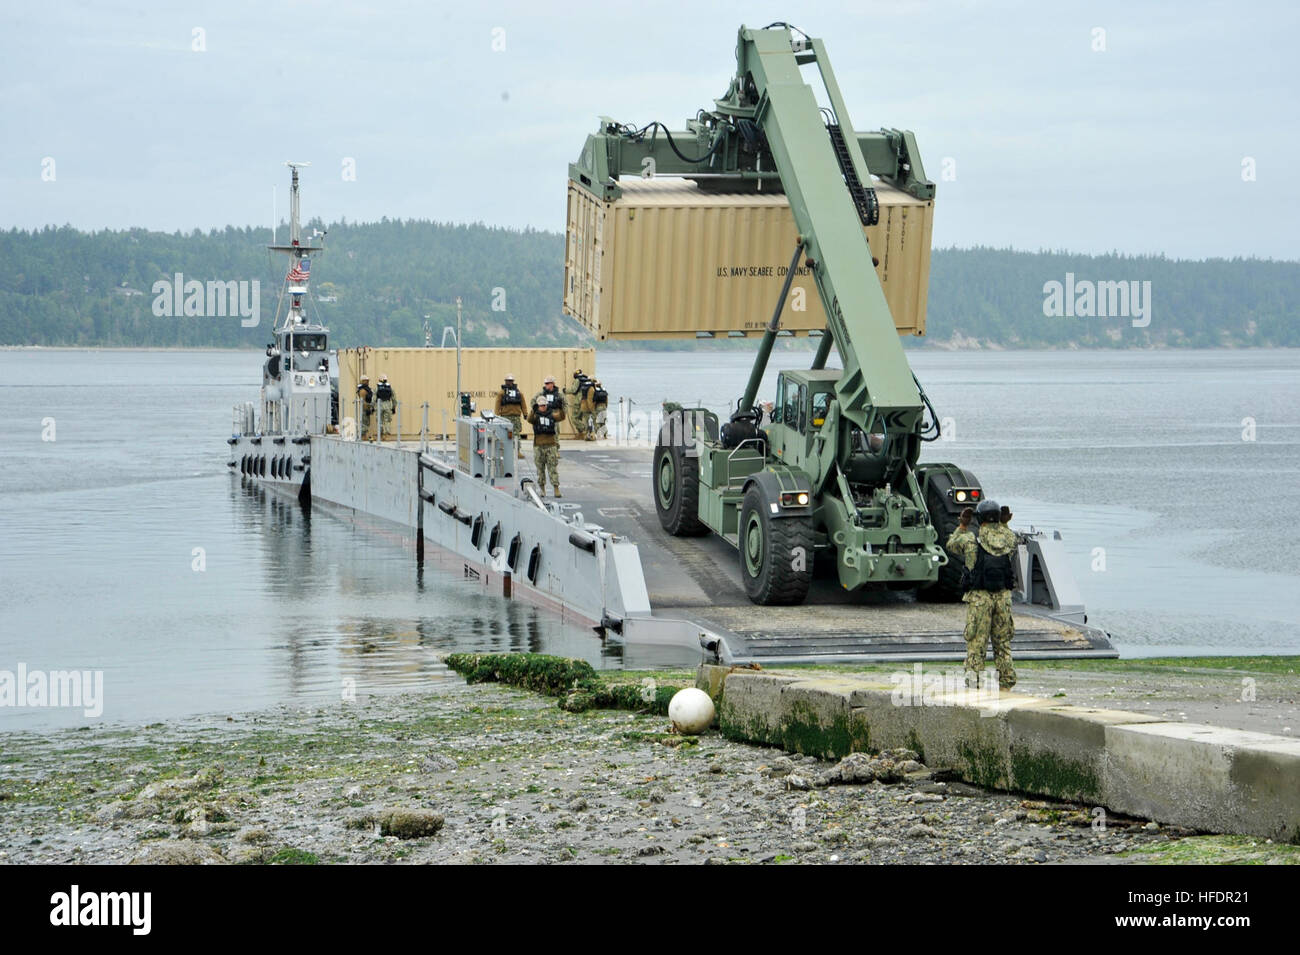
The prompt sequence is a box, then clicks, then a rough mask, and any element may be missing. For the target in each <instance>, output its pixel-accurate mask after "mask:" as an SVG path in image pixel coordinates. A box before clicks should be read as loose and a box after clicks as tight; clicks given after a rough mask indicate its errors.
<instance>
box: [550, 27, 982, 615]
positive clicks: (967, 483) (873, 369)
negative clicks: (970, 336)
mask: <svg viewBox="0 0 1300 955" xmlns="http://www.w3.org/2000/svg"><path fill="white" fill-rule="evenodd" d="M736 54H737V70H736V75H735V77H734V78H733V79H732V81H731V85H730V88H729V89H728V91H727V93H726V95H725V96H723V97H722V98H720V99H718V100H716V101H715V108H714V109H713V110H708V111H704V110H702V111H700V113H699V114H698V115H697V117H696V118H695V119H694V120H693V121H691V122H690V123H689V124H688V129H687V131H686V132H684V133H677V134H676V138H675V137H674V134H672V133H668V132H666V131H665V133H664V135H663V136H662V137H660V136H658V135H653V136H651V135H647V130H648V129H649V127H647V128H646V129H642V130H633V129H630V128H629V127H624V126H618V125H615V124H609V125H608V126H607V127H605V128H604V129H603V130H602V131H601V132H600V133H597V134H596V135H594V136H591V137H589V138H588V141H587V144H586V146H585V148H584V152H583V155H582V158H581V159H580V161H579V163H578V164H575V166H574V167H571V170H570V175H571V177H572V178H574V179H575V180H576V181H579V182H581V183H582V184H583V186H584V188H588V189H594V190H597V191H599V190H602V189H603V190H604V194H605V195H610V194H612V193H613V191H614V189H615V188H616V186H615V184H614V180H615V178H616V177H617V176H619V175H622V174H636V173H637V172H638V171H639V170H640V169H641V168H642V167H643V165H644V164H645V162H646V161H647V160H653V164H654V167H655V168H656V169H657V170H658V173H659V174H661V175H662V174H665V173H666V174H673V175H680V176H684V177H686V178H692V177H695V178H697V181H698V182H699V183H700V186H701V188H704V187H706V185H707V188H709V189H713V190H728V191H735V192H744V191H752V190H756V189H763V190H766V191H781V192H784V193H785V195H786V197H787V198H788V200H789V204H790V207H791V211H792V212H793V215H794V220H795V225H796V228H797V230H798V235H797V236H791V239H792V240H793V245H794V249H793V254H792V257H791V260H790V266H789V268H788V269H787V270H786V272H785V282H784V287H783V288H782V291H781V295H780V298H779V300H778V301H777V303H776V309H775V311H774V312H773V315H772V319H771V321H770V322H769V323H768V325H767V327H766V330H765V333H764V336H763V339H762V342H761V345H760V348H759V353H758V356H757V358H756V360H755V364H754V368H753V371H752V372H751V374H750V378H749V383H748V385H747V387H746V388H745V392H744V396H743V397H742V398H741V399H740V401H739V402H738V404H737V408H736V411H735V412H734V413H733V414H732V415H731V416H730V420H729V421H727V422H725V423H721V424H720V422H719V419H718V417H717V416H716V415H715V414H714V413H713V412H711V411H709V410H707V409H703V408H685V407H682V406H680V405H676V404H671V403H668V404H666V405H665V412H666V414H665V419H664V423H663V427H662V429H661V431H660V434H659V439H658V443H657V446H656V448H655V453H654V465H653V469H652V484H653V493H654V499H655V507H656V510H657V512H658V516H659V520H660V523H661V524H662V525H663V527H664V528H665V530H667V531H668V532H669V533H671V534H675V535H697V534H706V533H710V532H712V533H715V534H718V535H720V536H721V537H723V538H725V539H726V540H727V541H729V542H730V543H731V544H733V545H734V546H735V547H736V548H737V549H738V550H739V552H740V569H741V576H742V579H743V581H744V585H745V590H746V593H747V594H748V595H749V597H750V599H751V600H753V601H755V602H756V603H760V604H792V603H800V602H802V601H803V600H804V598H805V596H806V595H807V593H808V588H809V585H810V582H811V580H812V576H813V571H814V568H815V567H816V566H817V565H818V564H819V563H822V562H823V561H834V563H835V569H836V573H837V574H838V578H839V582H840V584H841V585H842V586H843V587H844V588H845V589H846V590H857V589H859V588H862V587H865V586H868V585H883V586H887V587H889V588H893V589H916V590H920V591H922V592H923V593H924V594H925V595H927V596H930V597H936V598H940V599H954V598H955V597H957V596H958V595H959V594H960V588H959V581H960V568H958V567H956V566H955V562H951V563H950V562H949V558H948V556H947V554H946V553H945V551H944V549H943V547H942V544H943V541H944V540H946V538H947V535H948V534H949V533H950V532H951V530H952V528H953V527H954V526H955V524H956V522H957V516H958V515H959V514H960V512H961V510H962V508H963V507H965V506H967V505H968V504H975V503H978V501H979V500H980V498H981V497H982V490H981V488H980V485H979V482H978V481H977V480H976V479H975V478H974V476H973V475H971V474H970V473H969V472H967V471H964V470H962V469H961V468H959V467H957V466H955V465H952V464H919V463H918V461H919V457H920V452H921V447H922V445H923V443H924V442H926V441H930V440H934V439H935V438H937V437H938V436H939V419H938V418H937V416H936V415H935V413H934V409H933V408H932V407H931V406H930V402H929V400H928V398H927V397H926V395H925V392H924V390H923V389H922V388H921V386H920V384H919V382H918V381H917V379H916V377H915V376H914V375H913V374H912V371H911V368H910V367H909V365H908V361H907V357H906V355H905V354H904V352H903V347H902V344H901V343H900V342H899V340H898V332H897V328H896V326H895V322H894V320H893V318H892V316H891V314H890V310H889V305H888V302H887V301H886V299H885V295H884V292H883V290H882V287H881V283H880V279H879V277H878V276H877V273H876V269H875V261H874V260H873V257H872V253H871V249H870V247H869V244H868V240H867V237H866V233H865V231H864V227H866V226H870V225H874V224H875V222H876V221H877V218H878V216H879V201H878V199H877V196H876V194H875V190H874V189H873V188H872V186H871V183H872V179H871V177H872V175H875V176H876V177H878V178H879V179H881V180H883V181H885V182H886V183H888V184H889V185H891V186H893V187H895V188H898V189H901V190H903V191H904V192H907V193H909V194H910V195H912V196H916V197H921V198H929V197H933V195H934V184H933V183H932V182H930V181H928V180H927V179H926V178H925V174H924V170H923V167H922V165H921V159H920V155H919V152H918V150H917V147H916V141H915V138H914V137H913V135H912V134H911V133H910V132H908V131H901V130H888V129H887V130H880V131H879V132H876V133H867V134H862V135H859V134H858V133H856V132H855V131H854V129H853V127H852V125H851V124H850V121H849V118H848V112H847V110H846V109H845V107H844V103H843V101H842V98H841V95H840V90H839V86H838V84H837V82H836V80H835V76H834V73H833V72H832V70H831V68H830V64H829V61H828V59H827V56H826V51H825V47H824V46H823V44H822V42H821V41H820V40H818V39H814V38H810V37H807V36H805V35H804V34H802V33H801V32H799V31H797V30H794V29H793V28H791V27H789V26H788V25H786V24H783V23H778V24H772V25H771V26H768V27H765V28H763V29H748V28H745V27H742V28H741V30H740V34H739V41H738V44H737V51H736ZM804 66H815V67H816V69H817V73H818V74H819V75H820V78H821V81H822V86H823V90H824V102H826V103H828V104H829V106H825V107H823V106H821V105H819V103H818V100H817V97H816V95H815V93H814V90H813V88H812V87H811V86H809V85H808V84H807V83H806V82H805V81H804V77H803V75H802V74H801V67H804ZM652 125H657V124H652ZM677 138H680V139H685V140H687V141H689V143H690V145H689V146H688V147H686V148H687V149H691V150H694V151H695V152H696V153H697V155H694V156H691V155H687V153H686V152H685V151H684V150H683V148H681V147H679V145H678V144H677ZM801 260H802V262H803V267H804V268H806V269H808V270H810V271H811V274H812V276H813V279H814V281H815V284H816V286H817V290H818V294H819V295H820V298H821V301H822V304H823V306H824V308H825V312H826V316H827V327H826V330H825V332H824V333H823V335H822V338H821V343H820V347H819V348H818V351H817V353H816V357H815V358H814V360H813V363H812V368H811V369H809V370H806V371H783V372H782V373H781V375H780V377H779V378H778V381H777V391H776V396H775V401H774V402H773V406H772V409H771V413H770V415H765V414H764V411H763V409H762V407H761V406H759V405H757V404H756V397H757V392H758V388H759V385H760V383H761V381H762V377H763V373H764V371H765V369H766V367H767V362H768V359H769V357H770V355H771V351H772V345H773V342H774V340H775V338H776V336H777V334H778V331H779V330H780V317H781V313H782V310H783V309H784V307H785V301H786V298H787V296H788V295H789V290H790V284H791V281H792V279H793V278H794V276H795V274H796V273H797V272H798V271H799V268H800V261H801ZM832 344H834V345H835V347H836V349H837V351H838V352H839V355H840V358H841V364H842V365H843V368H842V370H840V371H836V370H831V369H827V368H826V367H825V365H826V360H827V358H828V357H829V353H830V347H831V345H832ZM927 412H928V418H927ZM765 419H766V420H765Z"/></svg>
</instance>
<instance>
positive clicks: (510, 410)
mask: <svg viewBox="0 0 1300 955" xmlns="http://www.w3.org/2000/svg"><path fill="white" fill-rule="evenodd" d="M496 415H497V417H498V418H505V419H506V420H507V421H509V422H510V426H511V427H512V428H513V429H514V432H515V455H516V457H520V458H522V457H523V456H524V451H523V448H522V447H520V445H519V442H520V441H521V440H523V436H524V393H523V392H522V391H520V390H519V386H518V385H517V384H515V376H514V375H506V377H505V381H504V382H502V384H501V390H500V391H498V392H497V406H496Z"/></svg>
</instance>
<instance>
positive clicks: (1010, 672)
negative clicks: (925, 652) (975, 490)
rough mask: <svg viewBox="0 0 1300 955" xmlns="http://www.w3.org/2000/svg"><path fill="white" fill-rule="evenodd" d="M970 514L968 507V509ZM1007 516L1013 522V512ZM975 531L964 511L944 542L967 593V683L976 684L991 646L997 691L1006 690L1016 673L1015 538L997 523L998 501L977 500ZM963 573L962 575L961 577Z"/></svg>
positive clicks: (999, 514) (999, 517)
mask: <svg viewBox="0 0 1300 955" xmlns="http://www.w3.org/2000/svg"><path fill="white" fill-rule="evenodd" d="M967 510H969V509H967ZM1002 510H1005V511H1006V518H1007V520H1008V521H1009V520H1010V519H1011V511H1010V510H1009V509H1006V508H1003V509H1002ZM975 516H976V517H977V518H978V519H979V524H980V526H979V532H978V533H977V534H972V533H971V532H970V528H969V524H970V517H969V515H968V513H967V511H963V512H962V516H961V520H962V521H963V523H961V524H960V525H959V527H958V529H957V530H956V531H954V532H953V534H952V536H951V537H949V538H948V544H947V547H948V550H950V551H951V552H952V553H954V554H957V555H958V556H959V557H961V558H962V560H963V562H964V563H965V565H966V567H967V570H968V576H969V589H967V591H966V594H965V596H963V597H962V600H964V601H965V602H966V634H965V636H966V666H965V669H966V682H967V685H973V686H978V685H979V680H980V677H981V675H982V674H983V672H984V656H985V654H986V653H987V652H988V645H989V643H992V644H993V665H994V666H995V667H997V671H998V688H999V689H1002V690H1009V689H1011V688H1012V687H1013V686H1015V685H1016V670H1015V667H1014V666H1013V665H1012V662H1011V639H1012V638H1013V637H1014V636H1015V632H1016V628H1015V623H1014V621H1013V620H1012V618H1011V588H1012V586H1014V583H1015V568H1014V566H1013V561H1012V555H1013V554H1014V553H1015V552H1016V535H1015V532H1014V531H1012V530H1011V528H1010V527H1008V526H1007V525H1006V524H1004V523H1003V522H1002V520H1001V517H1002V514H1001V511H1000V510H999V508H998V505H997V503H996V502H994V501H991V500H984V501H981V502H980V504H979V507H978V508H976V510H975ZM966 576H967V575H963V578H965V577H966Z"/></svg>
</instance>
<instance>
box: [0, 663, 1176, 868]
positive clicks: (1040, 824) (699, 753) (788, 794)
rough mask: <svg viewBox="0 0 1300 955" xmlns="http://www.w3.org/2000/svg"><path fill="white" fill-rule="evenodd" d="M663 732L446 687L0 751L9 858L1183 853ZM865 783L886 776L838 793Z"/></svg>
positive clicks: (924, 774) (932, 780)
mask: <svg viewBox="0 0 1300 955" xmlns="http://www.w3.org/2000/svg"><path fill="white" fill-rule="evenodd" d="M667 730H668V721H667V719H666V718H664V717H662V716H653V715H646V714H637V713H631V712H626V711H619V710H590V711H588V712H584V713H567V712H564V711H563V710H561V709H559V708H558V707H557V705H556V701H555V699H553V698H548V697H543V696H539V695H536V694H533V693H530V692H527V691H524V690H518V689H514V688H510V687H506V686H502V685H497V684H490V685H476V686H465V685H463V684H461V683H458V682H451V681H448V682H446V683H444V684H442V685H439V686H436V687H435V688H433V689H431V690H430V691H429V692H426V693H420V694H405V695H394V696H380V697H372V698H369V699H364V700H360V701H358V702H353V703H340V704H337V705H334V706H330V707H325V708H313V709H310V710H295V709H290V708H287V707H286V708H280V709H277V710H272V711H266V712H261V713H252V714H246V715H238V716H233V717H227V716H224V715H222V716H217V717H208V718H195V719H190V720H185V721H178V722H175V723H167V724H153V725H150V726H148V727H96V728H91V729H86V730H80V731H64V732H59V733H52V734H46V735H37V734H10V735H9V736H8V738H7V739H6V741H5V752H4V757H3V762H2V763H0V862H7V863H30V862H49V863H64V862H88V863H125V862H131V861H139V862H211V863H218V864H220V863H227V862H234V863H239V862H243V863H259V862H302V863H312V862H322V863H325V862H333V863H337V862H344V863H374V862H381V863H389V862H475V863H479V862H485V863H486V862H492V863H501V862H511V863H536V862H547V863H559V862H638V863H639V862H652V863H655V862H697V863H698V862H708V863H726V862H742V863H796V862H802V863H838V862H872V863H890V862H907V863H1005V862H1013V863H1030V864H1038V863H1080V862H1082V863H1088V862H1123V861H1141V860H1142V859H1143V858H1144V857H1143V856H1142V855H1141V854H1139V855H1138V856H1137V857H1136V858H1130V857H1129V856H1126V855H1122V853H1125V852H1127V851H1129V850H1135V849H1137V850H1142V851H1144V852H1146V851H1151V850H1156V851H1159V850H1162V849H1164V848H1168V847H1171V846H1173V845H1174V844H1176V843H1179V842H1194V841H1195V840H1185V839H1184V838H1183V837H1185V836H1187V835H1189V833H1186V832H1182V831H1178V830H1171V829H1167V828H1161V827H1157V826H1156V825H1155V824H1154V823H1147V822H1146V820H1126V819H1120V818H1116V817H1114V816H1109V817H1107V816H1106V815H1105V814H1104V813H1101V811H1100V810H1094V809H1093V808H1092V807H1088V806H1072V805H1068V804H1064V803H1057V802H1051V801H1044V800H1038V799H1028V798H1026V797H1023V796H1018V795H1013V794H1007V793H995V792H988V791H985V790H981V789H978V788H976V787H973V786H968V785H965V784H962V783H960V782H955V781H951V780H946V779H944V778H943V776H942V775H937V774H934V773H931V772H930V771H929V770H928V769H926V768H925V767H922V766H920V765H919V764H916V763H909V762H907V759H908V757H910V756H911V755H912V754H907V753H895V754H893V755H894V756H895V759H894V760H892V761H890V762H889V763H888V765H887V766H886V765H885V764H881V763H879V762H878V763H877V764H876V765H875V768H874V769H867V768H866V766H865V762H866V757H863V756H855V757H850V758H849V761H848V762H847V763H846V765H845V767H844V768H843V770H841V769H840V768H838V767H837V764H836V763H835V762H833V761H830V762H828V761H822V760H817V759H812V758H805V757H799V756H791V755H788V754H784V753H782V752H780V751H778V750H773V749H767V748H764V747H759V746H753V745H749V744H744V743H737V742H732V741H729V740H726V739H723V738H722V737H721V736H719V735H718V734H717V733H716V732H713V733H710V734H706V735H704V736H702V737H698V738H683V737H678V736H674V735H672V734H670V733H668V732H667ZM882 767H883V768H882ZM871 776H883V777H884V778H886V779H888V780H890V781H888V782H882V781H880V779H879V778H878V779H876V780H875V781H872V782H856V781H854V782H845V781H844V780H845V779H849V780H859V779H863V778H870V777H871ZM1146 858H1150V856H1146Z"/></svg>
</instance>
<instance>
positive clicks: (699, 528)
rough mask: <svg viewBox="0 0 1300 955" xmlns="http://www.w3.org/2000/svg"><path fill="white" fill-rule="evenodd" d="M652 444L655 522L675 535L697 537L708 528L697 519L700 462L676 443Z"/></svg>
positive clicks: (698, 510)
mask: <svg viewBox="0 0 1300 955" xmlns="http://www.w3.org/2000/svg"><path fill="white" fill-rule="evenodd" d="M660 441H661V443H660V444H658V445H657V446H656V447H655V458H654V468H653V469H652V471H651V474H650V479H651V481H652V482H653V483H654V487H653V488H652V489H651V490H652V491H653V493H654V498H655V512H656V513H657V514H658V515H659V523H660V524H661V525H662V526H663V529H664V530H666V531H667V532H668V533H669V534H672V535H674V536H675V537H697V536H699V535H700V534H707V533H708V532H709V528H708V527H707V526H706V525H705V524H704V522H703V521H701V520H700V462H699V459H698V458H693V457H688V456H687V454H686V449H685V448H684V447H682V446H681V445H680V444H676V443H673V444H663V443H662V438H661V439H660Z"/></svg>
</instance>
